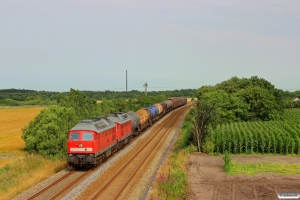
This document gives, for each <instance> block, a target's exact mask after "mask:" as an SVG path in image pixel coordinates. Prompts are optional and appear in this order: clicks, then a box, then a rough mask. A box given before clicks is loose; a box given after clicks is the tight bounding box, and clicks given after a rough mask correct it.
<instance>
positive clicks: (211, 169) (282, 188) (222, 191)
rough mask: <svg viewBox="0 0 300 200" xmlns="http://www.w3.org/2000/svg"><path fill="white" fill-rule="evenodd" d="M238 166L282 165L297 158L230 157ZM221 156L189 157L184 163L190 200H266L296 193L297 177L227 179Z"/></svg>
mask: <svg viewBox="0 0 300 200" xmlns="http://www.w3.org/2000/svg"><path fill="white" fill-rule="evenodd" d="M231 158H232V160H233V161H238V162H240V163H259V162H260V163H261V162H281V163H282V162H284V163H298V164H300V158H299V157H289V156H260V155H255V156H237V155H234V156H231ZM222 166H223V159H222V156H210V155H206V154H198V153H193V154H191V155H190V157H189V160H188V163H187V171H188V177H189V183H190V185H191V189H192V192H193V194H192V195H191V197H190V199H193V200H194V199H200V200H202V199H203V200H221V199H222V200H225V199H234V200H246V199H247V200H250V199H251V200H266V199H278V197H277V194H278V193H279V192H297V193H300V174H299V175H285V176H280V175H275V174H270V173H261V174H259V175H256V176H249V175H236V176H229V175H227V174H225V173H224V172H223V168H222Z"/></svg>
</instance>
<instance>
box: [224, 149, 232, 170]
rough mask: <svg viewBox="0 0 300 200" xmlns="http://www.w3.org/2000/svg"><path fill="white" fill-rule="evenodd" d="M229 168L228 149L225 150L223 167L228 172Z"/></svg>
mask: <svg viewBox="0 0 300 200" xmlns="http://www.w3.org/2000/svg"><path fill="white" fill-rule="evenodd" d="M230 168H231V158H230V155H229V153H228V151H225V154H224V166H223V169H224V171H225V172H227V173H228V172H229V171H230Z"/></svg>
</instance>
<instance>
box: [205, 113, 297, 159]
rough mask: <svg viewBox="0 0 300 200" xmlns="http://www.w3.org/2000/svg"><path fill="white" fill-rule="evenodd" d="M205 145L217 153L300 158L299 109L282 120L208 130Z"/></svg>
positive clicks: (223, 126)
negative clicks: (265, 154) (297, 156)
mask: <svg viewBox="0 0 300 200" xmlns="http://www.w3.org/2000/svg"><path fill="white" fill-rule="evenodd" d="M205 141H206V142H207V141H210V142H212V143H213V144H214V152H216V153H224V152H225V151H228V152H230V153H234V154H240V153H254V152H255V153H262V154H264V153H267V154H297V155H300V109H287V110H285V113H284V115H283V119H282V120H278V121H268V122H236V123H230V124H223V125H218V126H217V127H216V128H212V127H210V128H209V134H208V135H207V138H206V139H205Z"/></svg>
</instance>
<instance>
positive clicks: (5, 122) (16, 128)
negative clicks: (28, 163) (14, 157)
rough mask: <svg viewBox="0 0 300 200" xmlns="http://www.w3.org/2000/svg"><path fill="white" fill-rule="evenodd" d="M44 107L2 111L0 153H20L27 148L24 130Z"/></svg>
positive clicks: (0, 111)
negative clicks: (23, 134) (23, 136)
mask: <svg viewBox="0 0 300 200" xmlns="http://www.w3.org/2000/svg"><path fill="white" fill-rule="evenodd" d="M42 109H44V107H32V108H4V109H0V152H12V151H19V150H21V149H22V148H24V147H25V143H24V141H23V140H22V138H21V136H22V128H23V127H25V126H27V125H28V124H29V122H30V121H31V120H33V119H34V117H35V116H36V115H37V114H39V113H40V111H41V110H42Z"/></svg>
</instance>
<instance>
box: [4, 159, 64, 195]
mask: <svg viewBox="0 0 300 200" xmlns="http://www.w3.org/2000/svg"><path fill="white" fill-rule="evenodd" d="M65 167H66V161H65V160H56V161H53V160H49V159H45V158H43V157H42V156H39V155H34V154H33V155H25V156H17V157H13V158H11V159H9V160H7V161H6V163H5V164H4V165H2V167H1V168H0V183H1V184H0V197H1V199H3V200H5V199H11V198H13V197H14V196H16V195H17V194H19V193H20V192H22V191H24V190H26V189H29V188H30V187H32V186H34V185H35V184H37V183H39V182H41V181H42V180H44V179H46V178H47V177H49V176H51V175H53V174H55V173H56V172H58V171H60V170H62V169H63V168H65Z"/></svg>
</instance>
